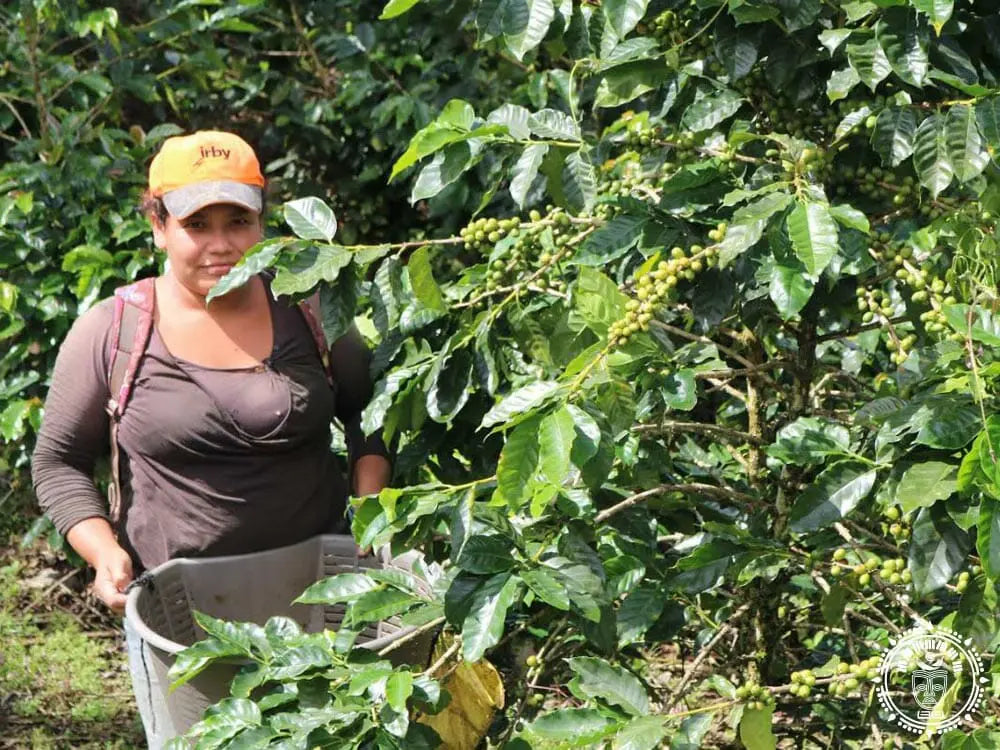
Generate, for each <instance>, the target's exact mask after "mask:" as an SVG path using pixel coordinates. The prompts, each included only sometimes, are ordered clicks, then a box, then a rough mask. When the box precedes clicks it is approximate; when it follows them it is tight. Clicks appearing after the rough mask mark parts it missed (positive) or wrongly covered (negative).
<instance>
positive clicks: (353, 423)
mask: <svg viewBox="0 0 1000 750" xmlns="http://www.w3.org/2000/svg"><path fill="white" fill-rule="evenodd" d="M370 363H371V352H370V351H369V350H368V347H367V346H365V342H364V339H363V338H362V337H361V334H360V332H359V331H358V329H357V328H355V327H354V326H351V327H350V328H349V329H348V331H347V333H345V334H344V335H343V336H341V337H340V338H339V339H337V340H336V341H335V342H334V343H333V346H331V347H330V366H331V369H332V370H333V376H334V379H335V380H336V382H337V417H338V419H340V421H341V423H342V424H343V425H344V432H345V437H346V439H347V448H348V453H349V457H350V462H351V467H350V471H351V477H352V487H351V489H352V491H353V492H354V494H355V495H368V494H371V493H375V492H378V491H380V490H381V489H382V488H384V487H387V486H388V485H389V481H390V480H391V479H392V463H391V461H390V454H389V449H388V448H387V447H386V445H385V442H384V441H383V440H382V436H381V435H379V434H378V433H375V434H372V435H368V436H367V437H366V436H365V434H364V432H363V431H362V429H361V412H363V411H364V409H365V407H366V406H367V405H368V401H369V399H371V397H372V389H373V386H372V382H371V377H370V376H369V374H368V368H369V364H370Z"/></svg>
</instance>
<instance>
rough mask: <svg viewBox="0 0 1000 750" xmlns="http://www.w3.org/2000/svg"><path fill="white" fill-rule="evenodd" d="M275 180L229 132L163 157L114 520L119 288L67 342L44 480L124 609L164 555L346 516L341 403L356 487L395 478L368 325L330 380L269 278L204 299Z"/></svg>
mask: <svg viewBox="0 0 1000 750" xmlns="http://www.w3.org/2000/svg"><path fill="white" fill-rule="evenodd" d="M263 186H264V178H263V176H262V174H261V172H260V166H259V163H258V160H257V157H256V155H255V154H254V152H253V149H251V148H250V146H249V145H248V144H247V143H246V142H245V141H243V140H242V139H240V138H239V137H238V136H236V135H233V134H231V133H222V132H215V131H203V132H198V133H195V134H193V135H189V136H183V137H176V138H170V139H168V140H167V141H165V142H164V144H163V146H162V148H161V150H160V152H159V153H158V154H157V155H156V157H155V158H154V159H153V162H152V164H151V165H150V170H149V190H148V193H147V195H146V197H145V201H144V204H143V207H144V210H145V211H146V212H147V214H148V215H149V218H150V221H151V224H152V229H153V239H154V241H155V244H156V246H157V247H158V248H159V249H161V250H163V251H164V252H165V253H166V259H167V261H168V263H167V268H168V270H166V271H165V273H164V274H163V275H162V276H159V277H158V278H156V280H155V282H154V284H153V288H154V289H155V305H154V315H153V323H154V326H153V331H152V334H151V336H150V339H149V343H148V345H147V348H146V350H145V353H144V356H143V357H142V359H141V361H140V364H139V367H138V369H137V371H136V376H135V380H134V385H133V387H132V393H131V397H130V399H129V403H128V408H127V409H126V410H125V411H124V413H123V415H122V418H121V421H120V424H119V426H118V441H117V442H118V445H119V449H120V457H121V461H122V463H123V468H124V470H123V472H122V477H123V480H122V481H123V484H126V485H127V487H126V488H125V489H126V495H127V496H128V495H130V498H129V500H128V502H127V504H126V506H125V509H124V511H123V513H122V516H121V520H120V522H119V523H118V524H117V528H113V527H112V524H111V522H110V519H109V515H108V511H107V505H106V503H105V502H104V500H103V498H102V497H101V496H100V495H99V493H98V492H97V489H96V487H95V486H94V482H93V478H92V477H93V472H94V467H95V462H96V461H97V459H98V457H100V456H102V455H106V454H107V453H108V448H109V445H108V443H109V440H108V430H109V422H108V414H107V413H106V411H105V406H106V404H107V403H108V400H109V374H108V370H109V352H110V349H111V347H112V343H113V342H112V338H111V336H112V334H111V327H112V318H113V299H108V300H104V301H103V302H101V303H99V304H98V305H96V306H95V307H94V308H92V309H91V310H89V311H88V312H86V313H85V314H84V315H83V316H81V317H80V318H79V320H77V321H76V323H75V324H74V326H73V328H72V329H71V331H70V332H69V334H68V335H67V337H66V340H65V341H64V342H63V344H62V346H61V348H60V350H59V355H58V357H57V360H56V365H55V369H54V371H53V374H52V381H51V386H50V389H49V394H48V397H47V400H46V405H45V419H44V422H43V424H42V428H41V431H40V433H39V437H38V444H37V448H36V449H35V453H34V456H33V461H32V473H33V479H34V484H35V489H36V492H37V495H38V498H39V503H40V505H41V507H42V509H43V510H44V511H45V512H46V513H47V514H48V515H49V516H50V517H51V518H52V520H53V522H54V523H55V525H56V527H57V528H58V529H59V531H61V532H63V533H64V534H65V535H66V538H67V540H68V541H69V543H70V545H71V546H72V547H73V548H74V549H75V550H76V551H77V552H79V553H80V555H81V556H82V557H83V558H84V559H85V560H86V561H87V562H88V563H89V564H90V565H91V566H93V567H94V569H95V581H94V592H95V594H96V595H97V596H98V597H99V598H100V599H101V600H102V601H103V602H104V603H105V604H107V605H108V606H109V607H111V608H112V609H113V610H115V611H117V612H121V611H122V610H123V608H124V604H125V590H126V588H127V586H128V584H129V583H130V582H131V581H132V580H133V577H134V576H136V575H138V573H139V572H140V571H141V570H144V569H148V568H152V567H154V566H156V565H159V564H160V563H162V562H164V561H166V560H168V559H171V558H174V557H181V556H209V555H228V554H239V553H246V552H253V551H257V550H262V549H268V548H273V547H279V546H283V545H286V544H292V543H294V542H297V541H301V540H302V539H306V538H308V537H310V536H313V535H316V534H319V533H323V532H326V531H330V530H333V529H335V528H339V527H342V524H343V520H344V510H345V504H346V497H347V494H348V488H347V482H346V480H345V478H344V476H343V473H342V471H341V468H340V466H339V465H338V463H337V461H336V459H335V457H334V456H333V455H331V453H330V451H329V445H330V422H331V419H332V417H333V416H334V415H335V414H336V416H337V417H339V419H340V420H341V422H342V423H343V425H344V426H345V431H346V433H347V438H348V446H349V448H350V455H351V457H352V461H353V465H352V466H351V467H350V469H351V470H350V472H349V473H350V475H351V476H352V477H353V485H354V486H353V488H352V489H353V491H354V492H355V493H357V494H368V493H372V492H377V491H379V490H380V489H382V488H383V487H384V486H386V484H387V483H388V481H389V476H390V464H389V461H388V459H387V451H386V448H385V445H384V444H383V443H382V441H381V439H380V438H378V437H377V436H373V437H372V438H368V439H365V438H364V436H363V434H362V432H361V430H360V414H361V411H362V410H363V408H364V406H365V404H366V402H367V400H368V398H369V397H370V392H371V384H370V381H369V378H368V361H369V353H368V351H367V349H366V348H365V347H364V344H363V342H362V340H361V339H360V336H359V335H358V334H357V331H356V330H352V331H351V332H350V333H349V334H348V335H345V336H344V337H343V338H341V339H340V340H338V341H337V342H335V343H334V345H333V346H332V347H331V350H330V365H331V370H332V375H333V379H334V385H335V388H331V387H330V384H329V382H328V381H327V378H326V373H325V372H324V369H323V365H322V363H321V359H320V355H319V352H318V351H317V347H316V343H315V340H314V338H313V337H312V335H311V333H310V331H309V328H308V325H307V323H306V321H305V320H304V318H303V315H302V313H301V311H300V310H299V308H298V307H296V306H295V305H294V304H289V303H286V302H282V301H279V300H276V299H275V298H274V296H273V295H272V294H271V292H270V289H269V287H268V283H267V279H266V278H264V277H262V276H255V277H253V278H251V279H250V281H248V282H247V283H246V284H244V285H243V286H241V287H239V288H237V289H234V290H233V291H231V292H229V293H227V294H225V295H223V296H221V297H217V298H215V299H213V300H212V301H211V303H210V304H206V295H207V294H208V292H209V290H210V289H211V288H212V287H213V286H214V285H215V283H216V282H217V281H218V280H219V279H220V278H221V277H222V276H224V275H225V274H226V273H227V272H228V271H229V270H230V269H231V268H232V267H233V266H234V265H235V264H236V263H237V262H238V261H239V259H240V258H241V257H242V256H243V254H244V253H246V251H247V250H249V249H250V248H251V247H252V246H253V245H254V244H256V243H257V242H259V241H260V240H261V238H262V233H263V225H262V220H261V212H262V210H263V204H264V201H263ZM140 708H142V705H141V702H140ZM143 719H144V722H145V721H146V719H147V717H146V716H145V715H144V716H143ZM147 729H148V722H147Z"/></svg>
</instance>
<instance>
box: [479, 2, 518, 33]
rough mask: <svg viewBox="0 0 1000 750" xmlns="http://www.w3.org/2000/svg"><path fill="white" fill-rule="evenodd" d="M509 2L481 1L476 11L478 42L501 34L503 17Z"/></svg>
mask: <svg viewBox="0 0 1000 750" xmlns="http://www.w3.org/2000/svg"><path fill="white" fill-rule="evenodd" d="M509 4H510V3H509V0H482V2H480V3H479V7H478V8H477V9H476V28H477V29H479V41H480V42H488V41H489V40H490V39H493V38H495V37H498V36H500V35H501V34H503V24H504V15H505V14H506V12H507V6H508V5H509Z"/></svg>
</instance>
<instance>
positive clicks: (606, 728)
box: [524, 708, 620, 747]
mask: <svg viewBox="0 0 1000 750" xmlns="http://www.w3.org/2000/svg"><path fill="white" fill-rule="evenodd" d="M619 726H620V723H619V722H617V721H615V720H614V719H611V718H609V717H607V716H605V715H604V714H603V713H601V712H600V711H597V710H596V709H593V708H563V709H560V710H558V711H552V712H550V713H547V714H542V715H541V716H539V717H538V718H536V719H535V720H534V721H533V722H531V723H530V724H528V726H526V727H525V728H524V733H525V734H526V735H528V736H530V737H537V738H538V739H540V740H551V741H555V742H566V743H568V744H569V746H570V747H581V746H584V745H591V744H593V743H595V742H597V741H598V740H600V739H603V738H604V737H608V736H610V735H611V734H613V733H615V732H616V731H617V730H618V728H619Z"/></svg>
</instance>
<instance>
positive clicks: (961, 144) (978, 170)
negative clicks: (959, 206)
mask: <svg viewBox="0 0 1000 750" xmlns="http://www.w3.org/2000/svg"><path fill="white" fill-rule="evenodd" d="M946 127H947V129H948V156H949V159H950V161H951V165H952V167H953V168H954V170H955V177H957V178H958V181H959V182H968V181H969V180H971V179H972V178H974V177H978V176H979V175H980V174H982V171H983V170H984V169H986V165H987V164H988V163H989V161H990V155H989V154H988V153H987V152H986V144H985V143H984V142H983V136H982V135H981V134H980V132H979V123H978V122H977V121H976V111H975V110H974V109H973V108H972V107H970V106H968V105H966V104H956V105H955V106H953V107H952V108H951V109H950V110H948V121H947V125H946Z"/></svg>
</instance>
